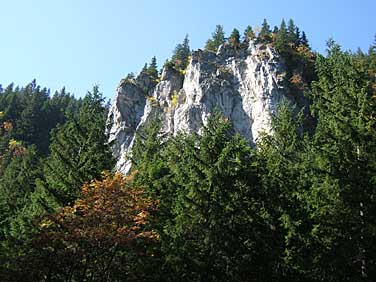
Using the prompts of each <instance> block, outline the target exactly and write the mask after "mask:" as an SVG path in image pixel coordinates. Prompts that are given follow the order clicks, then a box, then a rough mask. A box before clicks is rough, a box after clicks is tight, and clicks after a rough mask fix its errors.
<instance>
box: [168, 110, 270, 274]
mask: <svg viewBox="0 0 376 282" xmlns="http://www.w3.org/2000/svg"><path fill="white" fill-rule="evenodd" d="M169 144H170V145H169V148H168V149H167V151H168V155H167V156H168V164H169V167H170V168H171V176H170V179H171V180H170V181H171V182H172V185H173V187H174V188H175V190H176V192H175V193H176V196H175V197H174V198H175V200H174V202H172V207H171V210H172V216H173V218H172V219H171V220H170V221H167V222H166V223H165V225H164V226H165V228H164V230H165V233H166V235H165V236H167V238H163V239H162V248H163V249H164V252H165V253H166V255H167V257H168V258H169V262H170V263H171V264H172V267H173V268H174V269H175V271H176V273H178V274H179V277H182V276H183V277H186V280H187V281H246V280H247V279H248V278H249V275H251V273H252V275H253V278H254V279H255V281H266V280H267V279H268V278H270V277H271V276H272V275H273V274H272V273H273V271H272V269H273V265H274V261H275V260H274V258H273V256H274V255H273V254H272V251H271V249H270V248H269V243H270V241H272V240H270V237H269V234H270V232H269V230H270V229H269V228H270V226H269V224H268V223H267V221H268V220H267V219H266V218H268V211H267V210H265V209H264V207H263V206H262V204H261V200H260V198H259V197H261V194H262V191H261V190H260V187H259V178H258V171H257V169H258V168H257V159H256V157H255V155H254V153H253V151H252V149H251V148H250V147H249V146H248V145H247V143H246V142H245V140H243V139H242V138H241V137H240V136H239V135H235V136H234V132H233V129H232V127H231V125H230V123H229V122H228V121H226V120H225V119H224V118H222V117H220V115H219V114H216V115H215V117H212V118H211V119H210V120H209V121H208V124H207V126H206V127H205V128H204V129H203V132H202V135H200V136H199V135H191V136H179V137H177V138H176V139H174V141H172V142H170V143H169ZM161 202H163V198H162V199H161ZM259 234H264V235H263V236H259ZM265 250H268V251H265ZM269 251H270V252H269ZM269 255H270V256H269ZM262 269H263V270H265V271H262ZM266 269H267V270H266Z"/></svg>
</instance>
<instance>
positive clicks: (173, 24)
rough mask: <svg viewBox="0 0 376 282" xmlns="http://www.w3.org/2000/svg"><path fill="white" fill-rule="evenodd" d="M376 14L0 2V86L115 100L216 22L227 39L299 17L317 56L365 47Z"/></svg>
mask: <svg viewBox="0 0 376 282" xmlns="http://www.w3.org/2000/svg"><path fill="white" fill-rule="evenodd" d="M375 11H376V1H375V0H357V1H355V0H353V1H350V0H341V1H340V0H325V1H323V0H316V1H304V0H300V1H295V0H291V1H277V0H276V1H265V0H257V1H254V0H231V1H225V0H207V1H206V0H191V1H189V0H185V1H178V0H155V1H152V0H150V1H147V0H123V1H121V0H23V1H21V0H0V13H1V14H0V36H1V39H0V84H2V85H3V87H4V86H6V85H8V84H9V83H10V82H14V83H15V84H16V85H25V84H27V83H28V82H30V81H31V80H32V79H33V78H35V79H36V80H37V83H38V84H40V85H42V86H47V87H49V88H50V89H51V91H55V90H56V89H61V87H62V86H66V88H67V90H68V91H70V92H71V93H74V94H75V95H76V96H82V95H84V94H85V93H86V91H87V90H90V89H91V88H92V86H93V85H94V84H99V85H100V87H101V90H102V92H103V93H104V95H105V96H106V97H109V98H112V97H113V96H114V92H115V88H116V86H117V84H118V82H119V80H120V79H121V78H123V77H124V76H125V75H126V74H127V73H129V72H138V71H139V70H140V69H141V68H142V66H143V65H144V63H145V62H149V61H150V58H151V57H152V56H154V55H155V56H156V57H157V59H158V63H159V66H160V65H162V64H163V62H164V61H165V60H166V59H167V58H168V57H170V56H171V52H172V50H173V49H174V47H175V46H176V44H177V43H180V42H181V41H182V40H183V38H184V36H185V34H189V37H190V42H191V44H190V45H191V48H193V49H197V48H201V47H203V46H204V44H205V41H206V40H207V39H208V38H209V37H210V36H211V34H212V32H213V30H214V28H215V25H216V24H222V25H223V26H224V28H225V31H226V32H227V34H229V33H230V32H231V30H232V29H233V28H234V27H237V28H238V29H239V30H240V31H241V32H242V31H243V30H244V28H245V27H246V26H247V25H248V24H250V25H252V26H260V25H261V22H262V20H263V19H264V18H266V19H267V20H268V22H269V24H270V25H271V26H272V27H273V26H274V25H279V24H280V21H281V19H282V18H285V19H289V18H292V19H294V21H295V23H296V24H297V25H298V26H299V27H300V28H301V29H302V30H304V31H305V32H306V34H307V36H308V39H309V40H310V43H311V45H312V47H313V49H314V50H316V51H319V52H324V51H325V42H326V40H327V39H328V38H329V37H333V38H334V39H335V40H336V41H337V42H338V43H340V44H341V45H342V46H343V48H344V49H351V50H356V49H357V48H358V47H360V48H361V49H363V50H367V49H368V47H369V45H370V44H371V43H372V42H373V40H374V34H375V33H376V16H375Z"/></svg>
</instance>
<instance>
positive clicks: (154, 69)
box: [147, 56, 158, 79]
mask: <svg viewBox="0 0 376 282" xmlns="http://www.w3.org/2000/svg"><path fill="white" fill-rule="evenodd" d="M147 74H148V75H149V76H150V77H151V78H152V79H157V78H158V66H157V58H156V57H155V56H154V57H153V58H151V61H150V64H149V68H148V70H147Z"/></svg>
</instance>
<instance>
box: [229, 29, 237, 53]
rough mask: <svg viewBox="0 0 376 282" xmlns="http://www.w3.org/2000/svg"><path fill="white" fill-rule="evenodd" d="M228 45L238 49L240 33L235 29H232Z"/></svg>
mask: <svg viewBox="0 0 376 282" xmlns="http://www.w3.org/2000/svg"><path fill="white" fill-rule="evenodd" d="M229 43H230V44H231V46H232V47H234V48H235V49H237V48H239V47H240V33H239V30H237V29H236V28H234V29H233V31H232V32H231V35H230V38H229Z"/></svg>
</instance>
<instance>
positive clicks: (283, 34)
mask: <svg viewBox="0 0 376 282" xmlns="http://www.w3.org/2000/svg"><path fill="white" fill-rule="evenodd" d="M274 46H275V48H276V49H277V51H278V52H280V53H283V52H285V51H286V50H287V48H288V47H289V46H288V37H287V30H286V23H285V20H284V19H282V22H281V26H280V27H279V31H278V33H277V34H276V37H275V42H274Z"/></svg>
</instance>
